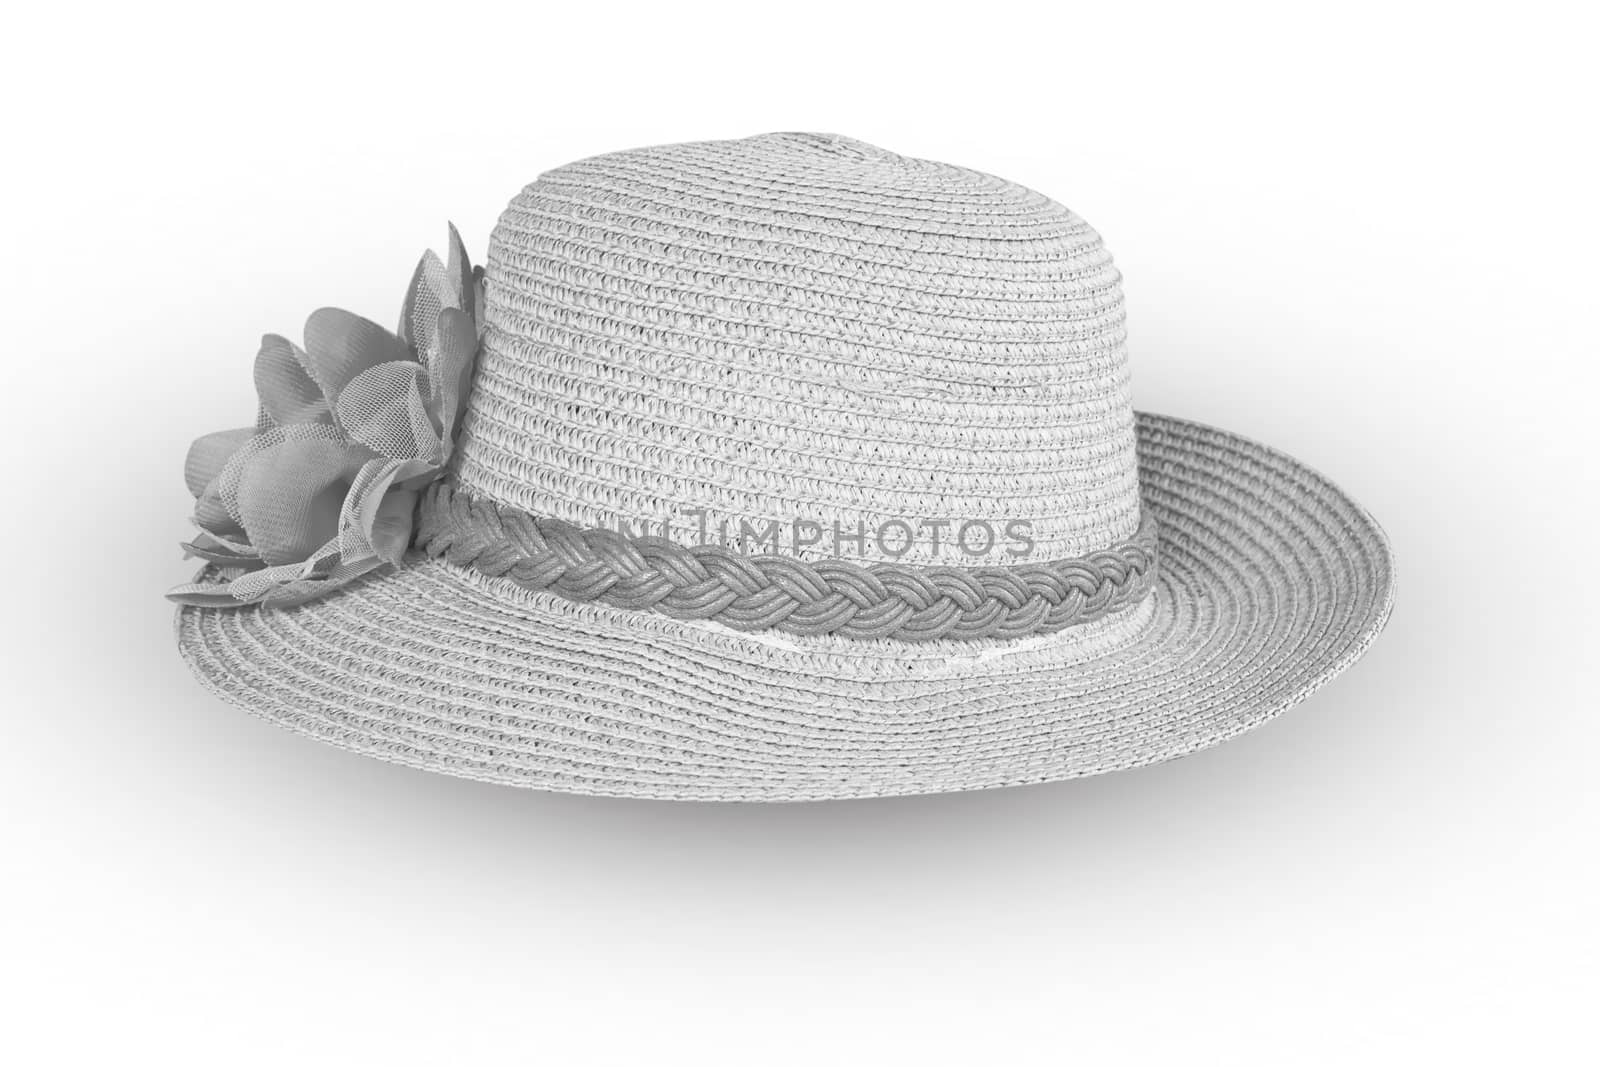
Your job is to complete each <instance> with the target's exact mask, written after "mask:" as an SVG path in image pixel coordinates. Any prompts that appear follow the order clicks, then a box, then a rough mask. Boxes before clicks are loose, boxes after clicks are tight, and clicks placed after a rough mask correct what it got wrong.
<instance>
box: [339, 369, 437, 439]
mask: <svg viewBox="0 0 1600 1067" xmlns="http://www.w3.org/2000/svg"><path fill="white" fill-rule="evenodd" d="M422 374H423V370H422V365H421V364H420V363H414V362H412V361H411V360H397V361H395V362H392V363H382V364H379V365H378V366H376V367H370V368H368V369H367V370H365V371H363V372H362V373H361V375H360V376H359V377H358V378H356V379H355V380H354V381H352V382H350V384H349V385H347V386H346V387H345V389H344V392H342V393H341V394H340V395H339V424H340V425H341V426H342V427H343V428H344V431H345V433H347V434H349V435H350V437H351V439H352V440H356V441H360V442H361V443H362V444H364V445H366V446H367V447H368V448H371V449H372V450H373V451H374V452H377V453H378V454H379V455H383V456H388V457H389V458H391V459H423V460H427V461H428V462H430V463H438V462H439V459H440V447H439V427H438V425H437V424H436V423H435V422H434V421H433V417H432V415H431V414H430V413H429V411H428V406H427V404H425V403H424V402H423V399H422V384H423V378H422Z"/></svg>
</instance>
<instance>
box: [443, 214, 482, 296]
mask: <svg viewBox="0 0 1600 1067" xmlns="http://www.w3.org/2000/svg"><path fill="white" fill-rule="evenodd" d="M448 225H449V226H450V247H449V251H448V252H447V253H446V254H447V255H448V256H449V257H450V261H449V263H448V265H447V266H446V268H445V271H446V273H447V274H448V275H449V277H450V284H451V286H452V287H453V288H454V289H455V302H454V303H452V304H451V305H450V306H451V307H458V308H460V309H461V310H462V311H465V312H466V313H467V317H468V318H474V317H476V315H477V301H476V299H475V295H476V293H475V290H476V289H477V285H476V283H475V280H474V278H473V270H472V260H471V259H469V258H468V257H467V246H466V245H465V244H463V243H462V241H461V232H460V231H459V230H457V229H456V224H455V223H453V222H452V223H449V224H448Z"/></svg>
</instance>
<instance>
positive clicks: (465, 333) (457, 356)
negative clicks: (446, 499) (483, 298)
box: [428, 308, 478, 461]
mask: <svg viewBox="0 0 1600 1067" xmlns="http://www.w3.org/2000/svg"><path fill="white" fill-rule="evenodd" d="M477 358H478V330H477V327H476V326H475V325H474V324H473V321H472V318H471V316H469V315H468V314H467V313H466V312H464V311H457V310H456V309H454V308H447V309H445V311H444V312H442V313H441V314H440V316H439V340H438V355H437V357H436V358H435V359H434V361H433V363H432V364H431V365H430V366H429V367H428V373H429V375H430V376H432V378H433V395H434V397H435V398H436V402H437V405H438V406H437V414H438V418H439V424H440V426H439V437H440V440H441V442H442V445H443V447H442V448H441V449H440V452H441V461H442V460H443V459H448V458H449V456H450V452H451V451H452V448H453V446H454V444H455V437H456V431H457V430H458V429H459V428H460V425H461V416H462V415H463V414H464V413H465V410H466V406H467V392H468V390H469V389H470V388H471V386H472V368H473V364H474V362H475V361H476V360H477Z"/></svg>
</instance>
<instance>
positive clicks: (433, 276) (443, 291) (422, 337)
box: [400, 249, 456, 358]
mask: <svg viewBox="0 0 1600 1067" xmlns="http://www.w3.org/2000/svg"><path fill="white" fill-rule="evenodd" d="M455 300H456V297H455V295H454V294H453V293H452V292H451V286H450V281H449V277H448V276H447V275H446V273H445V267H444V264H443V263H441V262H439V257H438V256H436V255H434V253H433V250H432V249H429V250H428V251H426V252H424V253H423V254H422V259H421V260H419V261H418V263H417V270H416V273H414V274H413V275H412V276H411V287H410V288H409V289H407V290H406V299H405V303H404V304H403V305H401V308H400V339H401V340H402V341H404V342H405V343H406V344H408V345H410V346H411V347H412V348H413V349H415V350H416V352H417V354H418V356H419V358H420V357H421V356H422V354H423V352H424V349H425V348H426V346H427V345H428V344H430V343H431V342H432V340H433V332H434V326H435V324H436V323H437V322H438V321H439V312H440V311H443V310H444V309H445V308H447V307H451V306H454V302H455Z"/></svg>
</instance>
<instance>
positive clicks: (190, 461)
mask: <svg viewBox="0 0 1600 1067" xmlns="http://www.w3.org/2000/svg"><path fill="white" fill-rule="evenodd" d="M255 435H256V431H255V428H254V427H250V426H245V427H241V428H240V429H237V430H218V431H217V432H216V433H208V434H206V435H205V436H204V437H200V438H196V439H195V442H194V444H192V445H190V446H189V454H188V455H187V456H185V457H184V460H183V480H184V481H185V482H186V483H187V484H188V486H189V492H191V493H193V494H194V496H195V499H197V500H198V499H199V498H200V497H201V496H202V495H204V494H205V491H206V487H207V486H208V485H210V484H211V483H212V481H213V480H214V479H215V478H216V477H217V475H219V474H221V473H222V468H223V467H225V466H227V465H228V460H229V459H231V458H232V457H233V454H234V453H235V452H237V451H239V449H241V448H243V447H244V445H245V442H247V441H249V440H250V438H252V437H254V436H255Z"/></svg>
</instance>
